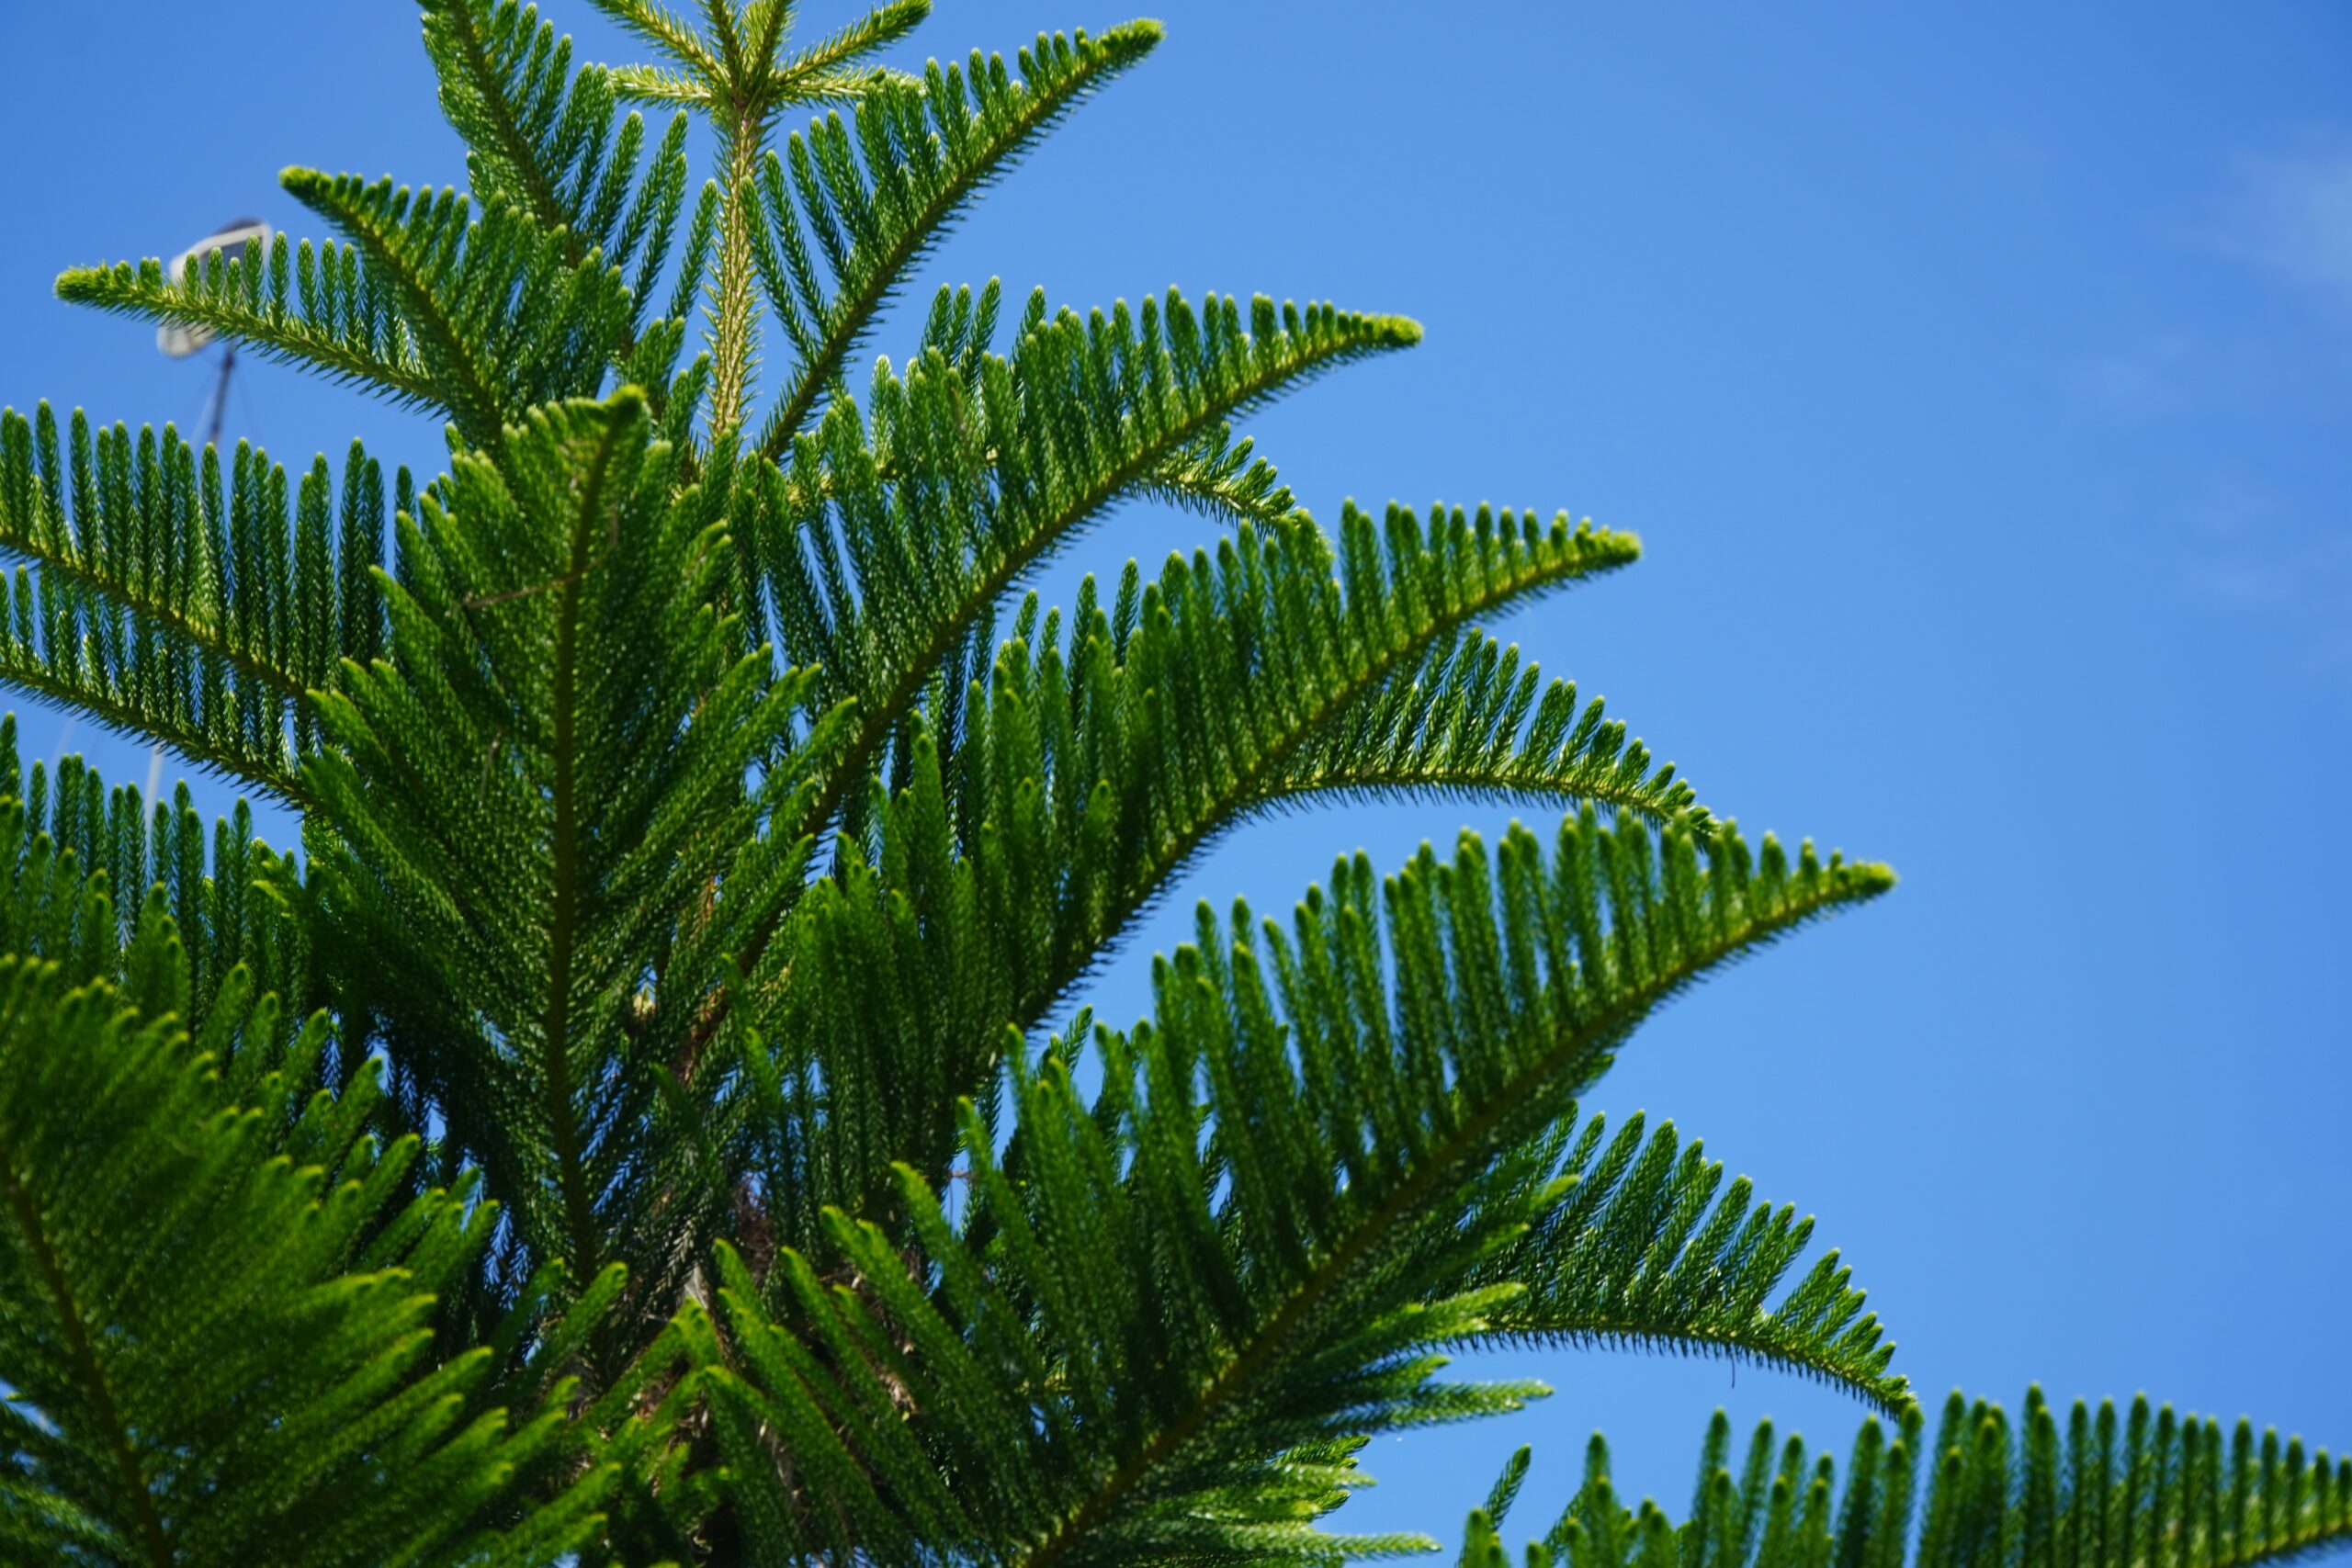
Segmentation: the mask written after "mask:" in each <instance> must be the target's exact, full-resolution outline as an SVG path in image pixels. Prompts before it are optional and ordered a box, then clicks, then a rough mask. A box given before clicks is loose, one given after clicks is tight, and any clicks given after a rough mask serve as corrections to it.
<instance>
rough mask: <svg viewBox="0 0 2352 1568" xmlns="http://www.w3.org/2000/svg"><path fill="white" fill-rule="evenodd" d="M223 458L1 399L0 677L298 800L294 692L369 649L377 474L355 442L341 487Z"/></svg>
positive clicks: (302, 734)
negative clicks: (17, 408) (21, 411)
mask: <svg viewBox="0 0 2352 1568" xmlns="http://www.w3.org/2000/svg"><path fill="white" fill-rule="evenodd" d="M228 468H229V471H228V473H226V474H225V475H224V474H223V472H222V463H221V461H220V455H219V454H218V453H216V452H214V451H212V450H211V449H209V448H207V449H206V450H205V451H204V452H202V453H201V454H199V453H198V452H197V451H196V450H195V449H194V448H192V447H190V446H188V445H187V443H186V442H185V441H183V440H181V439H180V437H179V435H178V434H177V433H176V432H175V431H174V430H172V429H171V428H170V427H168V426H166V427H165V428H164V431H163V432H162V433H161V434H160V435H158V434H157V433H156V432H155V431H153V429H148V430H143V431H141V433H140V434H139V435H138V436H137V437H136V439H134V438H133V437H132V435H131V434H130V431H129V430H127V429H126V428H124V427H123V426H121V425H116V426H113V427H112V428H110V429H109V428H105V427H98V428H96V429H94V428H93V427H92V425H91V424H90V423H89V422H88V421H87V420H86V419H85V417H84V416H83V415H82V413H81V412H79V411H78V410H77V411H76V412H74V417H73V419H72V421H71V422H70V424H69V429H68V431H67V433H66V434H64V436H63V437H62V438H61V434H60V432H59V430H58V426H57V421H56V418H55V416H54V415H53V414H52V413H51V412H50V409H49V407H48V405H47V404H43V405H41V406H40V408H39V409H37V410H36V411H35V412H34V417H33V418H32V419H31V420H29V421H28V420H26V419H24V418H22V417H21V416H19V415H18V414H17V413H16V412H14V411H7V412H0V554H6V555H12V556H15V557H17V558H18V559H19V560H20V561H22V562H24V563H26V566H23V567H20V568H19V569H18V572H17V579H16V581H15V582H14V584H13V586H12V587H10V588H8V589H6V590H5V591H0V597H5V598H6V600H7V601H8V603H7V606H6V610H7V613H6V615H5V617H4V619H5V624H0V679H5V680H6V681H8V682H12V683H14V684H17V685H20V686H24V687H27V688H28V689H30V690H34V691H38V692H40V693H41V694H44V695H47V696H51V697H55V698H57V699H59V700H62V701H64V702H66V703H69V704H71V705H74V706H75V707H77V708H80V709H81V710H83V711H85V712H86V713H89V714H91V715H92V716H95V717H96V718H98V719H99V720H100V721H102V722H104V723H106V724H107V725H109V726H112V727H115V728H121V729H125V730H129V731H131V732H133V733H137V734H144V735H148V736H151V737H153V739H157V740H159V741H161V742H162V743H164V744H165V745H168V746H170V747H171V748H173V749H174V750H175V751H177V752H178V753H179V754H180V755H181V756H182V757H183V758H185V759H187V761H191V762H194V763H196V764H198V765H199V766H206V767H212V768H217V769H220V770H221V771H224V772H227V773H232V774H233V775H235V776H236V777H238V778H240V779H241V780H243V781H244V782H246V783H247V784H251V785H253V786H254V787H255V788H256V789H259V790H261V791H263V792H264V793H266V794H267V795H271V796H272V797H274V798H276V799H278V800H280V801H284V802H287V803H288V804H292V805H296V806H303V805H307V804H308V801H309V794H308V791H307V790H306V789H305V788H304V787H303V785H302V784H301V782H300V768H299V759H300V754H301V753H302V752H303V751H304V750H307V749H308V748H309V747H311V745H313V744H314V743H315V741H316V738H317V737H316V715H315V711H314V705H313V700H312V694H313V693H314V692H317V691H320V690H322V689H331V688H333V687H334V685H335V684H336V683H337V682H339V680H340V679H341V673H340V672H341V670H342V668H343V661H344V660H368V659H372V658H373V657H375V656H376V654H377V653H379V651H380V650H381V649H382V647H383V640H384V636H385V627H384V619H383V609H382V604H381V602H380V599H379V596H378V594H377V592H376V590H375V586H374V583H373V581H372V580H371V579H370V578H369V576H368V570H369V567H370V565H371V564H372V563H375V562H379V561H380V560H381V559H382V558H383V551H384V506H385V499H384V493H383V476H382V471H381V469H380V468H379V466H378V464H377V463H376V462H375V460H374V459H373V458H371V457H368V454H367V451H366V449H365V448H363V447H361V446H358V445H357V444H356V443H355V444H354V446H353V447H352V450H351V454H350V457H349V458H348V460H347V462H346V464H345V470H344V475H343V479H342V482H341V484H340V486H338V485H337V483H336V481H335V479H334V475H333V474H332V473H331V472H330V471H329V470H328V468H327V466H326V463H325V460H324V459H323V458H322V459H320V460H319V461H317V462H316V463H314V464H313V465H312V466H311V469H310V471H309V472H308V473H307V474H305V475H304V476H303V477H302V479H301V480H300V484H299V485H290V484H289V481H288V476H287V474H286V470H285V469H284V468H280V467H277V466H276V465H273V464H271V463H270V462H269V460H268V458H267V457H266V455H262V454H257V453H254V452H253V451H251V450H250V449H248V448H246V447H245V446H242V445H240V446H239V447H238V449H237V451H236V454H235V457H234V459H233V461H232V463H230V464H229V465H228ZM402 479H403V481H404V480H405V476H404V475H403V476H402ZM289 491H291V493H290V494H289ZM28 568H29V570H28Z"/></svg>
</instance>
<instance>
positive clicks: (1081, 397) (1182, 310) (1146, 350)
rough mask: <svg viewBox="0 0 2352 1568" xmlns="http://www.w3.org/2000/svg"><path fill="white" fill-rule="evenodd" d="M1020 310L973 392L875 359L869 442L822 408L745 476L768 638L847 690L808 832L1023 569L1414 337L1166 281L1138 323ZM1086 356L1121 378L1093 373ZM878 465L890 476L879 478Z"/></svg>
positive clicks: (936, 374) (1118, 314)
mask: <svg viewBox="0 0 2352 1568" xmlns="http://www.w3.org/2000/svg"><path fill="white" fill-rule="evenodd" d="M1030 313H1031V317H1032V319H1033V324H1032V325H1031V326H1030V327H1029V328H1028V330H1026V331H1024V333H1023V334H1022V337H1021V340H1020V344H1019V346H1018V347H1017V348H1016V349H1015V351H1014V353H1013V355H1012V358H1011V359H1010V360H1005V359H1000V358H997V357H996V356H994V355H989V356H986V357H985V358H984V360H983V362H982V366H981V374H980V376H979V377H978V383H979V387H980V391H979V393H978V396H976V397H971V398H969V399H968V400H967V394H966V391H965V387H966V381H965V378H964V377H963V375H962V374H961V373H960V372H956V371H955V370H954V369H953V368H952V367H949V366H948V365H947V364H946V363H945V362H944V360H943V359H940V358H936V357H934V358H933V359H930V360H926V361H922V362H919V363H918V364H916V365H915V366H913V367H910V372H909V375H908V377H907V378H906V380H905V381H904V382H900V381H899V379H898V378H896V377H895V376H893V375H892V374H891V373H890V372H889V371H888V367H883V369H881V370H880V371H878V372H877V374H876V380H875V391H874V403H875V424H876V437H875V439H873V440H872V441H870V442H869V441H868V440H867V438H866V437H865V434H864V433H863V432H862V430H861V429H860V423H861V422H860V421H859V420H858V419H857V417H856V413H855V411H854V410H853V409H850V408H848V407H846V406H845V405H838V406H839V407H840V410H841V412H838V413H837V414H836V415H834V416H833V417H831V419H829V420H828V422H827V423H826V426H825V429H824V430H823V431H821V432H820V433H819V434H817V435H815V436H807V437H803V438H802V441H801V443H800V444H799V445H798V446H797V447H796V452H795V457H794V460H793V463H792V465H791V466H790V468H789V470H788V472H786V473H784V474H779V475H778V476H777V478H776V479H773V480H768V479H765V478H764V476H762V480H763V483H765V484H766V485H768V487H769V493H768V495H767V497H766V498H765V504H766V507H767V513H768V517H769V518H770V519H771V521H770V522H769V523H768V524H767V525H766V526H765V528H764V529H756V530H755V537H757V538H758V547H759V550H760V554H761V565H762V569H763V577H764V579H765V581H766V584H767V589H768V592H769V595H770V597H771V602H772V603H773V604H774V605H775V615H776V619H777V624H778V631H779V633H780V641H781V645H782V647H783V649H784V651H785V653H786V658H787V660H790V661H791V662H793V663H794V664H808V665H813V666H816V667H818V668H820V669H821V670H822V671H824V679H825V682H826V687H825V690H826V691H827V693H828V694H829V695H831V696H834V697H835V698H836V700H839V699H852V700H854V701H855V702H856V704H857V713H856V718H855V730H854V735H853V737H852V739H851V740H850V741H849V743H848V744H847V745H846V746H845V747H844V749H843V751H842V761H841V762H840V764H839V766H838V767H837V768H836V769H835V771H834V774H833V778H834V783H833V784H832V785H831V787H830V788H829V789H828V790H827V791H826V792H825V793H824V794H823V795H820V797H819V798H818V801H817V810H818V812H819V813H820V815H815V816H813V817H812V819H811V821H810V822H809V824H807V825H806V826H808V827H811V828H813V827H816V826H820V825H821V824H822V823H823V822H824V821H825V820H826V819H827V818H829V817H830V815H831V812H832V810H833V809H835V808H836V807H839V806H840V805H841V804H842V801H843V800H844V799H845V798H847V797H848V795H850V793H851V792H852V791H854V790H856V789H859V788H862V787H863V784H864V780H865V773H866V772H867V770H868V769H869V768H870V767H871V766H872V763H873V761H874V759H875V756H876V753H877V751H878V750H880V748H881V747H882V746H883V744H884V743H885V741H886V740H887V739H888V736H889V735H890V733H891V731H892V730H893V729H894V728H896V727H898V726H899V725H901V724H903V723H904V722H905V720H906V717H907V715H908V713H909V711H910V709H911V708H912V706H913V705H915V703H916V702H917V700H918V699H919V698H920V697H921V695H922V692H923V690H924V688H925V687H926V685H928V684H929V683H930V682H932V681H933V679H935V678H936V676H937V674H938V672H939V671H940V669H941V665H942V662H943V661H944V660H946V659H947V657H948V655H949V654H950V653H951V652H952V651H953V650H954V649H956V646H957V645H958V643H959V642H960V641H961V640H962V639H963V637H965V636H966V634H967V631H968V629H969V628H970V627H971V626H972V625H973V624H974V622H975V621H977V620H978V618H979V617H980V616H981V615H983V614H984V613H986V612H987V611H988V610H989V607H990V606H991V605H993V604H995V603H996V602H997V600H998V599H999V598H1000V597H1001V595H1002V594H1003V593H1004V592H1005V591H1006V590H1007V589H1008V588H1010V587H1011V586H1012V584H1013V583H1014V582H1015V581H1017V580H1018V579H1019V578H1020V576H1021V575H1022V574H1023V572H1024V571H1026V570H1029V569H1030V568H1031V567H1033V566H1035V564H1037V562H1039V561H1040V560H1041V559H1043V558H1045V557H1046V556H1047V555H1049V554H1050V553H1051V552H1052V551H1053V550H1054V549H1056V548H1057V547H1059V546H1061V545H1063V544H1065V543H1067V542H1068V541H1069V539H1070V537H1071V536H1073V535H1075V534H1076V533H1077V532H1078V531H1079V530H1080V528H1082V527H1083V526H1084V525H1087V524H1088V523H1089V522H1090V521H1091V520H1092V519H1094V518H1095V517H1097V516H1099V515H1100V514H1101V513H1103V511H1104V510H1105V509H1107V508H1108V507H1109V506H1110V505H1112V504H1113V503H1114V502H1116V501H1118V500H1119V499H1120V498H1122V497H1124V496H1125V495H1127V494H1129V493H1131V492H1132V491H1134V490H1135V489H1136V487H1137V486H1138V485H1141V484H1144V483H1146V482H1148V480H1149V479H1150V478H1151V476H1153V475H1154V474H1156V473H1157V472H1158V471H1159V467H1160V465H1161V464H1162V463H1163V462H1165V461H1166V460H1167V459H1168V458H1169V457H1170V456H1171V455H1174V454H1177V453H1181V452H1184V451H1187V450H1188V449H1190V448H1191V447H1192V446H1193V444H1194V443H1195V442H1197V441H1199V440H1200V439H1201V438H1202V437H1203V436H1204V434H1208V433H1210V432H1212V431H1216V430H1218V429H1221V428H1222V427H1223V426H1224V425H1225V424H1226V423H1227V421H1228V420H1229V418H1230V417H1231V416H1232V415H1233V414H1234V413H1235V412H1238V411H1240V410H1242V409H1245V408H1249V407H1252V406H1255V405H1256V404H1259V403H1261V402H1264V401H1266V400H1271V399H1272V398H1273V397H1275V396H1278V395H1280V394H1281V393H1283V391H1286V390H1289V389H1294V388H1295V387H1296V386H1298V385H1300V384H1301V383H1303V382H1305V381H1306V380H1309V379H1311V378H1314V377H1315V376H1317V375H1318V374H1321V373H1322V372H1324V371H1327V370H1329V369H1331V368H1333V367H1337V366H1340V365H1342V364H1345V363H1348V362H1349V361H1351V360H1355V359H1361V358H1364V357H1367V356H1369V355H1374V354H1376V353H1380V352H1383V351H1385V350H1389V349H1395V348H1402V347H1407V346H1409V345H1410V344H1413V343H1415V342H1417V341H1419V332H1420V330H1419V328H1418V327H1417V326H1415V325H1414V324H1413V323H1411V322H1410V321H1404V320H1402V319H1400V318H1397V317H1385V316H1359V315H1353V314H1346V313H1342V312H1340V311H1339V310H1334V309H1333V308H1331V307H1329V306H1318V307H1314V308H1311V309H1309V310H1306V311H1304V312H1302V311H1300V310H1296V309H1295V308H1290V307H1285V308H1284V310H1283V314H1282V316H1281V317H1280V318H1277V316H1276V314H1275V310H1274V307H1273V304H1272V301H1270V300H1266V299H1260V300H1258V301H1257V302H1256V304H1255V306H1254V307H1253V310H1252V312H1251V316H1252V326H1253V329H1254V330H1253V331H1251V332H1247V333H1245V332H1244V331H1243V330H1242V327H1241V316H1240V310H1239V306H1238V302H1237V301H1235V300H1233V299H1222V300H1219V299H1214V298H1212V299H1210V300H1208V301H1207V302H1206V304H1205V306H1204V310H1202V312H1201V313H1200V314H1199V315H1197V316H1196V315H1195V314H1194V313H1193V308H1192V307H1191V306H1190V305H1189V304H1187V303H1186V302H1185V301H1184V300H1183V299H1182V297H1181V296H1179V295H1177V294H1176V293H1175V292H1174V291H1172V290H1171V291H1170V294H1169V296H1168V302H1167V306H1166V310H1165V315H1164V320H1165V322H1166V325H1165V327H1164V329H1163V326H1162V321H1163V314H1162V310H1161V307H1160V304H1159V300H1157V299H1147V300H1146V301H1145V302H1144V306H1143V310H1142V311H1141V313H1140V319H1139V321H1138V319H1137V318H1135V317H1131V316H1130V315H1129V314H1128V312H1127V310H1126V309H1125V306H1124V305H1122V306H1120V307H1118V308H1117V309H1116V310H1115V311H1114V313H1113V315H1112V316H1111V317H1110V318H1109V319H1108V320H1107V321H1106V320H1105V319H1104V318H1103V316H1102V315H1101V313H1100V312H1097V313H1096V315H1095V317H1094V319H1093V321H1091V323H1090V322H1088V321H1081V320H1080V318H1079V317H1078V316H1077V315H1076V313H1075V312H1071V311H1067V310H1066V311H1064V312H1062V314H1061V315H1060V317H1059V318H1058V319H1057V320H1055V321H1051V322H1046V321H1045V320H1044V319H1043V318H1044V306H1043V302H1042V300H1036V301H1033V303H1032V306H1031V312H1030ZM1105 363H1115V364H1118V365H1120V366H1122V367H1125V373H1124V375H1123V376H1121V377H1120V378H1118V379H1116V380H1112V379H1110V378H1105V377H1103V375H1102V374H1101V373H1100V366H1101V365H1103V364H1105ZM1048 409H1050V410H1051V411H1052V412H1051V414H1050V416H1048V413H1047V410H1048ZM885 464H895V465H897V468H896V471H897V472H899V473H900V474H903V475H905V476H908V477H905V478H901V479H899V480H898V481H897V482H896V483H895V484H891V485H889V486H888V490H887V491H885V490H884V489H883V488H882V481H881V480H880V479H879V477H878V473H879V470H881V469H882V468H883V467H884V465H885ZM755 472H756V470H755ZM829 494H830V495H831V497H832V498H833V500H832V502H831V506H830V507H826V506H825V505H824V504H823V502H821V501H820V499H819V498H821V497H825V496H827V495H829ZM886 500H887V502H888V504H876V502H881V501H886ZM812 551H813V552H814V553H815V554H816V556H817V557H818V559H819V561H820V569H821V570H812V568H811V565H810V555H811V553H812ZM844 556H846V557H847V558H849V559H850V560H852V561H854V563H855V568H854V570H855V572H856V576H855V578H854V581H853V580H852V579H850V578H849V577H847V576H846V575H845V574H844V573H843V572H842V568H841V566H840V564H839V563H840V561H841V559H842V557H844Z"/></svg>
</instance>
